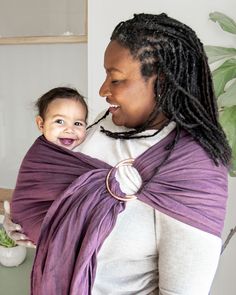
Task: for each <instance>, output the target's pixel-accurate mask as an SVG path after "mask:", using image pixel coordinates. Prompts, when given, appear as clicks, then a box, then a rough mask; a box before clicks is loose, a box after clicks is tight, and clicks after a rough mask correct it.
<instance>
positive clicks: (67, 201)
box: [11, 130, 227, 295]
mask: <svg viewBox="0 0 236 295" xmlns="http://www.w3.org/2000/svg"><path fill="white" fill-rule="evenodd" d="M174 137H175V130H174V131H172V132H171V133H170V134H169V135H168V136H167V137H166V138H164V139H163V140H161V141H160V142H158V143H157V144H155V145H153V146H152V147H151V148H149V149H148V150H147V151H146V152H144V153H143V154H141V155H140V156H139V157H137V158H136V159H135V160H134V163H133V167H134V168H136V169H137V171H138V172H139V174H140V176H141V178H142V186H141V187H140V189H139V191H138V192H137V193H136V196H137V199H138V201H142V202H144V203H146V204H148V205H150V206H152V207H153V208H154V209H156V210H159V211H161V212H162V213H165V214H167V215H169V216H171V217H173V218H175V219H177V220H179V221H181V222H184V223H186V224H188V225H191V226H193V227H195V228H198V229H200V230H203V231H206V232H208V233H210V234H213V235H216V236H220V235H221V232H222V229H223V224H224V218H225V208H226V200H227V169H226V168H225V167H224V166H222V165H219V166H216V165H215V164H214V162H213V161H212V160H211V159H210V158H209V156H208V155H207V154H206V152H205V151H204V150H203V149H202V147H201V146H200V145H199V144H198V143H196V142H195V141H194V139H193V138H192V137H191V136H190V135H189V134H188V133H186V132H185V131H182V132H181V134H180V139H179V141H178V142H177V144H176V145H175V147H174V149H173V151H172V153H171V155H170V156H169V158H168V159H167V161H166V162H165V163H164V165H162V166H161V167H160V169H158V171H156V168H157V167H158V165H159V164H160V163H162V161H163V159H164V158H165V157H166V156H167V153H169V150H168V149H166V146H168V144H170V143H171V142H172V141H173V139H174ZM95 148H96V147H95ZM112 168H113V167H111V166H110V165H108V164H106V163H105V162H102V161H100V160H98V159H95V158H92V157H90V156H87V155H84V154H82V153H79V152H72V151H70V150H67V149H63V148H61V147H59V146H56V145H54V144H53V143H50V142H48V141H47V140H46V139H45V138H44V137H43V136H40V137H39V138H38V139H37V140H36V141H35V143H34V144H33V146H32V147H31V148H30V150H29V151H28V153H27V154H26V156H25V158H24V160H23V162H22V165H21V168H20V171H19V175H18V179H17V184H16V188H15V191H14V194H13V199H12V203H11V212H12V217H13V220H14V221H15V222H17V223H20V224H21V225H22V227H23V229H24V232H25V233H26V234H27V235H28V237H29V238H30V239H32V240H33V241H34V242H35V243H36V244H37V249H36V256H35V260H34V265H33V269H32V274H31V294H32V295H42V294H52V295H60V294H61V295H64V294H71V295H75V294H81V295H87V294H91V291H92V286H93V282H94V279H95V275H96V264H97V259H96V257H97V253H98V251H99V249H100V248H101V246H102V244H103V242H104V240H105V239H106V237H107V236H108V235H109V234H110V232H111V231H112V229H113V227H114V226H115V223H116V220H117V218H118V215H119V214H120V213H121V212H122V211H123V210H125V202H123V201H119V200H117V199H115V198H113V197H112V196H111V195H110V193H109V192H108V190H107V187H106V176H107V174H108V173H109V171H110V170H111V169H112ZM109 183H110V188H111V190H112V192H114V194H117V195H119V196H125V195H124V193H122V192H121V190H120V187H119V183H118V182H117V181H116V178H115V173H111V177H110V178H109ZM136 201H137V200H136ZM136 201H135V202H136ZM121 214H122V213H121Z"/></svg>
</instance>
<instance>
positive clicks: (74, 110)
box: [36, 98, 86, 150]
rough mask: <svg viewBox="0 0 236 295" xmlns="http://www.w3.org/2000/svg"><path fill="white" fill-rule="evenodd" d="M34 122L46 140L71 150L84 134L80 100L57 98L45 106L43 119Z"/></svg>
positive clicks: (81, 140)
mask: <svg viewBox="0 0 236 295" xmlns="http://www.w3.org/2000/svg"><path fill="white" fill-rule="evenodd" d="M36 123H37V125H38V127H39V129H40V131H41V132H42V133H43V134H44V136H45V137H46V139H47V140H48V141H51V142H53V143H55V144H56V145H59V146H62V147H64V148H67V149H69V150H73V149H74V148H75V147H77V146H78V145H79V144H80V143H82V142H83V141H84V139H85V136H86V110H85V107H84V106H83V104H82V103H81V102H80V101H76V100H74V99H64V98H58V99H55V100H53V101H52V102H51V103H50V104H49V105H48V108H47V111H46V114H45V118H44V120H43V119H42V118H41V117H40V116H37V118H36Z"/></svg>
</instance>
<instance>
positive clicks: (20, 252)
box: [0, 245, 26, 267]
mask: <svg viewBox="0 0 236 295" xmlns="http://www.w3.org/2000/svg"><path fill="white" fill-rule="evenodd" d="M25 257H26V248H25V247H24V246H19V245H17V246H15V247H11V248H6V247H3V246H0V263H1V264H2V265H4V266H7V267H12V266H18V265H20V264H21V263H22V262H23V261H24V260H25Z"/></svg>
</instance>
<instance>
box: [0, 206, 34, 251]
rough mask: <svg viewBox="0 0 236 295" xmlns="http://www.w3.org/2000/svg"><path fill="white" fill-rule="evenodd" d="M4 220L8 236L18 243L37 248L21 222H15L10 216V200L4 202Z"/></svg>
mask: <svg viewBox="0 0 236 295" xmlns="http://www.w3.org/2000/svg"><path fill="white" fill-rule="evenodd" d="M4 210H5V215H4V220H3V227H4V229H5V231H6V232H7V234H8V236H9V237H10V238H11V239H12V240H14V241H15V242H16V243H17V244H18V245H22V246H25V247H29V248H36V246H35V245H34V244H33V243H32V242H31V241H30V240H29V238H28V237H27V236H26V235H24V234H23V233H22V232H21V230H22V228H21V226H20V225H19V224H16V223H13V222H12V220H11V217H10V204H9V202H8V201H5V202H4Z"/></svg>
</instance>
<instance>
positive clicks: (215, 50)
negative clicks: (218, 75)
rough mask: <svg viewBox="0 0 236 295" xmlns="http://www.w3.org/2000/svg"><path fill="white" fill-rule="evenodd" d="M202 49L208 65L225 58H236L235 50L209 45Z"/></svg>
mask: <svg viewBox="0 0 236 295" xmlns="http://www.w3.org/2000/svg"><path fill="white" fill-rule="evenodd" d="M204 48H205V51H206V54H207V57H208V61H209V63H210V64H212V63H214V62H216V61H219V60H222V59H225V58H227V59H229V58H233V57H236V48H227V47H221V46H211V45H206V46H204Z"/></svg>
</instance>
